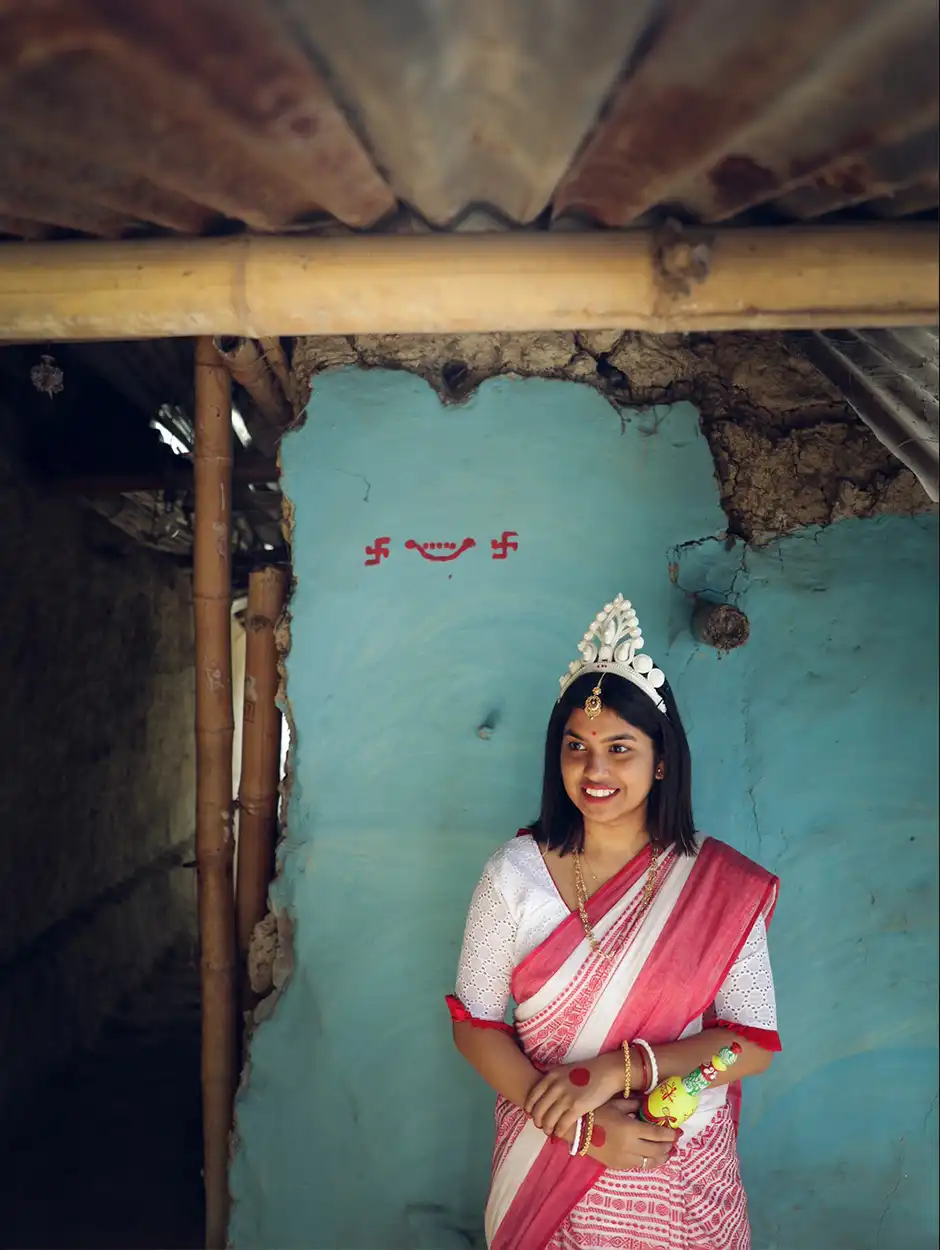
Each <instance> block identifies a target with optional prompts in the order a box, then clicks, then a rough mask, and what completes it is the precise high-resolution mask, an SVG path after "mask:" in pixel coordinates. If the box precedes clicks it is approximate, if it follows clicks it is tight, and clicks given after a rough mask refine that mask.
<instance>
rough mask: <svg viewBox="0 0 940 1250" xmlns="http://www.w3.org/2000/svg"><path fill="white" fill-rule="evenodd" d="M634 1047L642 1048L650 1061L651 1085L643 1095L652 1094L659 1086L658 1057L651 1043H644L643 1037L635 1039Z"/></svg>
mask: <svg viewBox="0 0 940 1250" xmlns="http://www.w3.org/2000/svg"><path fill="white" fill-rule="evenodd" d="M633 1045H634V1046H642V1047H643V1050H644V1051H645V1052H646V1057H647V1059H649V1061H650V1083H649V1085H647V1087H646V1089H645V1090H644V1091H643V1093H644V1094H651V1093H652V1092H653V1090H654V1089H655V1088H656V1086H657V1085H658V1084H659V1064H658V1063H657V1062H656V1056H655V1055H654V1054H653V1048H652V1046H651V1045H650V1044H649V1042H646V1041H644V1040H643V1038H642V1037H635V1038H634V1039H633Z"/></svg>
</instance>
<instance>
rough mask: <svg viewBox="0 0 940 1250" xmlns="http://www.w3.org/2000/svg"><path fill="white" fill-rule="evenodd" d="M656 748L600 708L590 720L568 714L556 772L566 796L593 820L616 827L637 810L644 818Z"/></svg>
mask: <svg viewBox="0 0 940 1250" xmlns="http://www.w3.org/2000/svg"><path fill="white" fill-rule="evenodd" d="M655 770H656V752H655V748H654V745H653V740H652V738H650V737H648V736H647V735H646V734H645V733H644V732H643V730H642V729H636V728H635V727H634V726H633V725H630V724H628V723H627V722H626V721H625V720H622V719H621V718H620V717H619V716H618V715H617V713H616V712H612V711H611V710H610V709H609V708H606V707H605V708H604V709H603V710H602V711H601V714H600V716H598V717H597V718H596V719H595V720H591V719H589V717H588V715H587V713H586V712H585V711H584V709H583V708H578V709H577V710H576V711H574V712H572V713H571V715H570V716H569V718H568V723H567V725H566V726H565V733H564V737H563V738H562V743H561V775H562V779H563V781H564V784H565V790H566V792H567V794H568V798H569V799H571V801H572V803H573V804H574V805H575V807H576V808H577V809H578V811H579V812H580V813H581V814H582V816H584V817H585V819H586V820H588V821H590V822H591V823H593V824H605V825H615V824H617V823H618V822H619V821H624V820H626V819H627V818H628V817H633V816H635V815H636V813H637V812H642V814H643V816H644V818H645V809H646V801H647V799H648V797H649V793H650V790H651V789H652V788H653V777H654V773H655Z"/></svg>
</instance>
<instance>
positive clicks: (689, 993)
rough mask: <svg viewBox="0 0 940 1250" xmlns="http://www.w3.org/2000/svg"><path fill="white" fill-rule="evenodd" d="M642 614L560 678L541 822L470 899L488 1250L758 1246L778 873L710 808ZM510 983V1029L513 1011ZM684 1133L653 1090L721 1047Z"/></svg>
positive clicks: (604, 636)
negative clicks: (755, 1144) (744, 1165)
mask: <svg viewBox="0 0 940 1250" xmlns="http://www.w3.org/2000/svg"><path fill="white" fill-rule="evenodd" d="M642 647H643V639H642V635H641V634H640V630H639V623H638V621H637V619H636V613H635V612H634V611H633V609H632V607H631V605H630V604H629V603H628V602H626V601H625V600H624V599H623V597H622V596H618V597H617V599H616V600H615V601H614V602H613V603H610V604H607V606H606V607H605V609H604V610H603V612H601V613H600V614H599V615H598V617H597V618H596V619H595V621H594V622H593V624H592V626H591V629H590V631H589V632H588V633H587V634H585V636H584V640H583V642H582V643H581V644H580V647H579V650H580V652H581V658H580V660H578V661H576V662H575V663H573V664H572V665H571V666H570V669H569V671H568V673H567V674H566V675H565V676H564V677H563V678H562V680H561V685H562V693H561V697H560V699H559V701H558V703H557V705H556V707H555V709H554V711H553V713H552V716H551V719H550V721H549V725H548V734H547V738H546V745H545V775H544V783H543V789H542V809H541V815H540V817H539V820H538V821H537V822H536V823H535V824H534V825H533V826H532V827H531V828H530V829H529V830H524V831H522V832H521V833H520V835H518V836H517V837H516V838H514V839H513V840H512V841H510V842H507V843H506V844H505V845H504V846H502V847H500V848H499V850H498V851H496V853H495V854H494V855H493V856H491V858H490V859H489V861H488V862H487V864H486V867H485V869H484V871H483V876H482V878H481V879H480V882H479V884H478V886H477V888H476V891H475V893H474V895H473V899H472V902H471V904H470V912H469V916H468V918H467V927H466V932H465V936H464V944H463V951H462V953H461V957H460V966H459V970H458V975H457V987H456V989H457V993H456V995H455V996H452V997H450V998H449V999H448V1004H449V1006H450V1011H451V1016H452V1018H453V1022H454V1024H453V1028H454V1041H455V1042H456V1045H457V1048H458V1050H459V1051H460V1052H461V1054H462V1055H463V1056H464V1058H465V1059H467V1061H468V1062H469V1063H470V1064H472V1065H473V1067H474V1068H476V1070H477V1071H478V1072H479V1073H480V1075H481V1076H482V1077H483V1078H484V1079H485V1080H486V1081H488V1082H489V1084H490V1085H491V1086H492V1087H493V1088H494V1089H495V1090H496V1092H497V1094H498V1098H497V1104H496V1144H495V1149H494V1155H493V1169H492V1183H491V1187H490V1194H489V1200H488V1202H487V1208H486V1236H487V1244H488V1245H489V1246H490V1247H491V1250H586V1248H587V1247H591V1248H592V1250H604V1248H609V1250H614V1248H616V1250H748V1247H749V1245H750V1233H749V1229H748V1222H747V1208H746V1201H745V1196H744V1190H743V1188H742V1185H741V1177H740V1171H739V1168H738V1158H737V1152H736V1147H735V1136H736V1124H737V1106H738V1098H739V1090H740V1080H741V1078H744V1077H750V1076H755V1075H757V1074H759V1073H761V1072H764V1071H766V1069H767V1067H768V1066H769V1064H770V1061H771V1057H772V1052H774V1051H776V1050H779V1049H780V1043H779V1040H778V1037H777V1031H776V1027H777V1026H776V1009H775V1003H774V990H773V979H772V976H771V970H770V962H769V958H768V953H767V925H768V923H769V921H770V917H771V915H772V912H773V908H774V904H775V902H776V895H777V884H778V883H777V880H776V878H775V877H772V876H771V875H770V874H769V873H767V872H765V871H764V869H762V868H761V867H759V866H758V865H757V864H755V863H753V862H751V861H750V860H748V859H745V858H744V856H742V855H740V854H738V853H737V852H736V851H734V850H732V849H731V847H728V846H725V845H724V844H723V843H721V842H718V841H716V840H714V839H712V838H707V839H705V840H704V841H701V842H700V841H698V839H697V838H696V834H695V828H694V825H693V822H692V809H691V761H690V758H689V748H688V743H687V741H686V737H685V733H684V731H683V728H682V723H681V721H680V719H679V714H678V712H677V710H676V705H675V702H674V700H673V697H672V694H671V693H670V690H669V687H668V686H667V685H666V682H665V677H664V675H663V674H662V673H661V672H660V671H659V670H658V669H656V668H654V667H653V663H652V661H651V660H650V658H649V657H648V656H646V655H644V654H642V653H641V652H642ZM510 999H512V1000H513V1001H514V1002H515V1011H514V1025H513V1026H512V1027H510V1026H509V1025H507V1024H506V1023H504V1021H505V1016H506V1011H507V1007H508V1005H509V1002H510ZM732 1041H734V1042H736V1043H737V1044H738V1047H739V1052H740V1053H739V1054H738V1058H737V1062H736V1063H735V1064H734V1066H733V1067H729V1068H727V1069H726V1070H725V1071H723V1072H718V1073H717V1078H716V1079H715V1080H714V1083H713V1084H711V1085H710V1086H709V1087H708V1088H707V1089H706V1090H705V1091H704V1092H703V1093H702V1094H701V1096H700V1100H699V1103H698V1106H697V1108H696V1110H695V1113H694V1114H693V1116H692V1117H691V1119H689V1120H687V1121H686V1122H685V1123H684V1124H683V1125H682V1128H681V1130H675V1129H673V1128H668V1127H660V1126H659V1125H656V1124H646V1123H644V1122H643V1121H642V1120H640V1119H638V1118H637V1116H636V1114H635V1113H636V1111H637V1108H638V1106H639V1102H638V1097H642V1095H643V1094H644V1093H646V1092H647V1091H649V1090H650V1089H652V1088H654V1087H655V1086H656V1084H657V1083H658V1082H659V1081H661V1080H662V1079H664V1078H665V1077H668V1076H678V1075H685V1074H686V1073H688V1072H691V1071H692V1070H693V1069H694V1068H696V1067H698V1065H699V1064H702V1063H705V1062H707V1061H708V1060H710V1058H711V1057H712V1056H713V1055H714V1054H715V1053H716V1052H717V1051H718V1050H719V1049H720V1048H721V1047H723V1046H727V1045H728V1044H729V1043H730V1042H732Z"/></svg>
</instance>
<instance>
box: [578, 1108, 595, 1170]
mask: <svg viewBox="0 0 940 1250" xmlns="http://www.w3.org/2000/svg"><path fill="white" fill-rule="evenodd" d="M593 1136H594V1112H593V1111H589V1112H588V1113H587V1128H586V1129H585V1130H584V1144H583V1145H582V1147H581V1149H580V1150H579V1151H578V1154H579V1155H580V1156H581V1158H582V1159H583V1158H584V1156H585V1155H586V1154H587V1152H588V1150H589V1149H590V1147H591V1138H592V1137H593Z"/></svg>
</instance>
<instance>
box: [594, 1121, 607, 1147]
mask: <svg viewBox="0 0 940 1250" xmlns="http://www.w3.org/2000/svg"><path fill="white" fill-rule="evenodd" d="M606 1140H607V1134H606V1133H605V1132H604V1130H603V1129H602V1128H601V1126H600V1125H599V1124H597V1123H595V1125H594V1132H593V1133H592V1134H591V1145H592V1146H603V1144H604V1142H605V1141H606Z"/></svg>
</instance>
